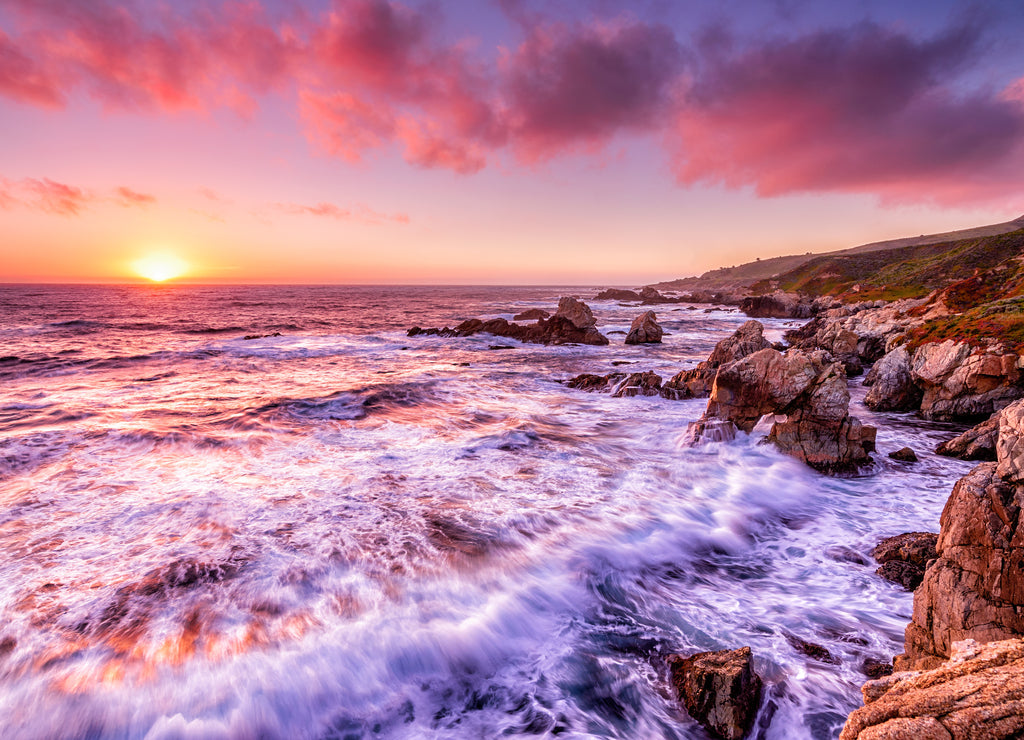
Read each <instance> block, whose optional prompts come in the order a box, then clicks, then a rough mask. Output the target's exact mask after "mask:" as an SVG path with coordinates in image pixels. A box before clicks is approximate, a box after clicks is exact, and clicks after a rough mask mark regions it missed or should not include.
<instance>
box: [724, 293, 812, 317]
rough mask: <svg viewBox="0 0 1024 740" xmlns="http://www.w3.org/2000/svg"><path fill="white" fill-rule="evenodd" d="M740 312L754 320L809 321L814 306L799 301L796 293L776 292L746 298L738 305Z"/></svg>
mask: <svg viewBox="0 0 1024 740" xmlns="http://www.w3.org/2000/svg"><path fill="white" fill-rule="evenodd" d="M740 310H741V311H742V312H743V313H745V314H746V315H747V316H750V317H751V318H755V319H766V318H776V319H809V318H811V316H813V315H814V305H813V304H812V303H811V302H809V301H804V300H801V298H800V296H799V295H797V294H796V293H786V292H784V291H781V290H776V291H775V292H774V293H769V294H767V295H755V296H748V297H746V298H744V299H743V301H742V302H741V303H740Z"/></svg>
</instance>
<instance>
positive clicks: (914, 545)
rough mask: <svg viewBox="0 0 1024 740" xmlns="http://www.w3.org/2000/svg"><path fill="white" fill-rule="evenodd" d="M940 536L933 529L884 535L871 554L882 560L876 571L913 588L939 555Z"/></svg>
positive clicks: (911, 589) (908, 588) (901, 584)
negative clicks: (936, 549) (938, 543)
mask: <svg viewBox="0 0 1024 740" xmlns="http://www.w3.org/2000/svg"><path fill="white" fill-rule="evenodd" d="M938 539H939V536H938V535H937V534H935V533H933V532H907V533H905V534H899V535H896V536H895V537H887V538H885V539H884V540H882V541H881V542H879V543H878V545H877V546H876V547H875V549H874V550H872V551H871V557H873V558H874V559H875V560H877V561H878V562H879V563H881V567H879V568H878V570H876V571H875V573H877V574H878V575H879V576H881V577H882V578H884V579H885V580H887V581H891V582H892V583H895V584H898V585H900V586H902V587H903V588H904V589H906V590H907V591H913V590H914V589H916V588H917V587H918V586H920V585H921V581H922V580H923V579H924V572H925V568H927V567H928V563H929V562H930V561H932V560H935V558H936V557H938V555H937V553H936V552H935V543H936V542H937V541H938Z"/></svg>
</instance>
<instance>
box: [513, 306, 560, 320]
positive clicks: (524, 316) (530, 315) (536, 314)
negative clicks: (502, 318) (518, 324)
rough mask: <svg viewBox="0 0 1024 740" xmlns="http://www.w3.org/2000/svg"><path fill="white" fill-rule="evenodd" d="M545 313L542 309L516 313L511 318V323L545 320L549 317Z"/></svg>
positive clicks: (530, 309)
mask: <svg viewBox="0 0 1024 740" xmlns="http://www.w3.org/2000/svg"><path fill="white" fill-rule="evenodd" d="M550 315H551V314H549V313H548V312H547V311H545V310H544V309H543V308H528V309H526V310H525V311H523V312H521V313H517V314H516V315H515V316H513V317H512V320H513V321H536V320H537V319H546V318H547V317H548V316H550Z"/></svg>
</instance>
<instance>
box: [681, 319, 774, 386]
mask: <svg viewBox="0 0 1024 740" xmlns="http://www.w3.org/2000/svg"><path fill="white" fill-rule="evenodd" d="M771 346H772V345H771V342H769V341H768V340H767V339H765V338H764V326H763V325H762V324H761V322H760V321H753V320H751V321H748V322H746V323H745V324H743V326H741V327H740V328H739V329H737V330H736V331H735V332H733V333H732V334H731V335H729V336H728V337H726V338H725V339H723V340H722V341H720V342H719V343H718V344H716V345H715V348H714V350H712V351H711V355H710V356H709V357H708V359H706V360H704V361H703V362H701V363H700V364H699V365H697V367H695V368H693V369H692V370H683V371H681V372H678V373H676V374H675V375H673V376H672V378H671V379H670V380H669V381H668V382H666V383H665V385H664V386H663V387H662V393H661V394H662V395H663V396H664V397H665V398H668V399H671V400H673V401H676V400H683V399H687V398H705V397H707V396H708V395H709V394H710V393H711V388H712V386H713V385H714V383H715V375H717V374H718V368H719V367H721V366H722V365H724V364H725V363H728V362H734V361H736V360H739V359H741V358H743V357H746V356H747V355H751V354H753V353H754V352H757V351H758V350H762V349H766V348H768V347H771Z"/></svg>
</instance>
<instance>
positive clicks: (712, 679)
mask: <svg viewBox="0 0 1024 740" xmlns="http://www.w3.org/2000/svg"><path fill="white" fill-rule="evenodd" d="M669 665H670V667H671V672H672V685H673V686H674V687H675V690H676V695H677V696H678V698H679V700H680V701H681V702H682V703H683V706H685V707H686V711H687V712H689V713H690V716H691V717H693V718H694V719H695V720H697V721H698V722H700V723H701V724H702V725H703V726H704V727H705V728H707V729H708V730H709V731H711V732H712V733H714V734H715V735H716V736H718V737H721V738H726V739H727V740H738V739H739V738H742V737H745V736H746V734H747V733H748V732H749V731H750V728H751V726H752V725H753V723H754V717H755V716H756V715H757V709H758V707H759V706H760V704H761V688H762V683H761V678H760V676H758V675H757V673H756V672H755V671H754V667H753V663H752V655H751V652H750V648H749V647H742V648H739V649H738V650H722V651H719V652H714V653H697V654H696V655H691V656H690V657H689V658H683V657H682V656H679V655H673V656H670V657H669Z"/></svg>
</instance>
